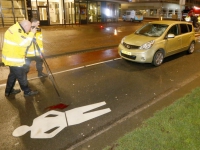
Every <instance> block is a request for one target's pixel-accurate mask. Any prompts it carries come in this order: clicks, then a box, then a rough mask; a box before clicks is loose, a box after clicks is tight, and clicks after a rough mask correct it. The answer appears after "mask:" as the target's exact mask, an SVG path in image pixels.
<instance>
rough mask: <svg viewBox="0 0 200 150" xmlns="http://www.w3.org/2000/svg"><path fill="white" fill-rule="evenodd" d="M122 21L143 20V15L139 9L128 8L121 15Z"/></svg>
mask: <svg viewBox="0 0 200 150" xmlns="http://www.w3.org/2000/svg"><path fill="white" fill-rule="evenodd" d="M122 20H123V21H139V22H141V21H143V15H142V13H141V12H140V11H135V10H130V11H126V12H125V14H124V15H123V16H122Z"/></svg>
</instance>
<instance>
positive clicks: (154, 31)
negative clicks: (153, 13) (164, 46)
mask: <svg viewBox="0 0 200 150" xmlns="http://www.w3.org/2000/svg"><path fill="white" fill-rule="evenodd" d="M167 27H168V25H166V24H152V23H148V24H146V25H144V26H143V27H142V28H140V29H139V30H137V31H136V32H135V33H136V34H140V35H145V36H152V37H159V36H161V35H162V34H163V33H164V32H165V30H166V29H167Z"/></svg>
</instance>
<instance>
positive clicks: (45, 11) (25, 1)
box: [0, 0, 200, 27]
mask: <svg viewBox="0 0 200 150" xmlns="http://www.w3.org/2000/svg"><path fill="white" fill-rule="evenodd" d="M183 1H184V0H183ZM184 2H185V4H184V5H180V0H1V1H0V27H1V26H2V27H4V26H8V25H11V24H14V23H16V22H17V21H21V20H23V19H29V20H30V19H31V18H32V17H35V18H38V19H39V20H40V22H41V25H57V24H69V25H70V24H88V23H98V22H114V21H118V20H119V19H120V18H121V16H122V14H123V13H124V12H125V11H126V10H132V9H133V10H139V11H140V12H142V14H143V15H144V17H161V16H162V17H163V18H172V17H174V16H176V17H177V18H180V17H181V10H183V9H184V8H185V7H186V6H187V7H192V6H194V5H197V6H200V0H185V1H184Z"/></svg>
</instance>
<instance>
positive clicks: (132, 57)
mask: <svg viewBox="0 0 200 150" xmlns="http://www.w3.org/2000/svg"><path fill="white" fill-rule="evenodd" d="M121 55H122V56H123V57H126V58H129V59H133V60H135V59H136V56H134V55H131V56H130V55H126V54H123V53H121Z"/></svg>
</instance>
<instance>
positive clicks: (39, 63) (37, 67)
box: [25, 56, 43, 73]
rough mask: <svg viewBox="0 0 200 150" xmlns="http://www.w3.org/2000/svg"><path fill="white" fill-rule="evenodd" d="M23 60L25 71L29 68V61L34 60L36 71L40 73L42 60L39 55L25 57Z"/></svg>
mask: <svg viewBox="0 0 200 150" xmlns="http://www.w3.org/2000/svg"><path fill="white" fill-rule="evenodd" d="M25 61H26V72H27V73H28V72H29V70H30V64H31V61H35V62H36V69H37V71H38V73H42V70H43V67H42V65H43V60H42V59H41V58H40V56H33V57H26V59H25Z"/></svg>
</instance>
